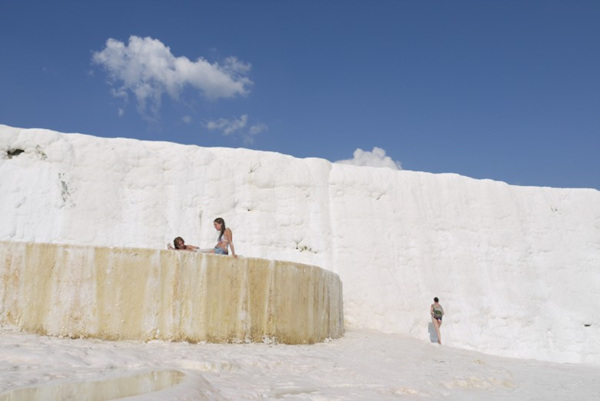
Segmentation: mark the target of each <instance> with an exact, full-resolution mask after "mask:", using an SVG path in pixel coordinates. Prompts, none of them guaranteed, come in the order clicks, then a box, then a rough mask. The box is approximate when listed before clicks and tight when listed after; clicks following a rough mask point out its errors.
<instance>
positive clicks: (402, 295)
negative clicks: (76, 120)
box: [0, 126, 600, 364]
mask: <svg viewBox="0 0 600 401" xmlns="http://www.w3.org/2000/svg"><path fill="white" fill-rule="evenodd" d="M219 216H220V217H223V218H224V219H225V221H226V223H227V226H228V227H231V228H232V230H233V234H234V243H235V246H236V250H237V251H238V253H240V254H242V255H244V256H245V257H249V258H250V257H251V258H264V259H269V260H282V261H291V262H294V263H303V264H308V265H314V266H319V267H321V268H323V269H326V270H329V271H332V272H334V273H336V274H338V275H339V277H340V279H341V281H342V282H343V286H344V294H343V297H344V319H345V325H346V327H348V328H354V327H356V328H366V329H374V330H379V331H383V332H395V333H405V334H408V335H411V336H413V337H416V338H420V339H423V340H424V341H429V328H428V324H429V323H430V317H429V305H430V304H431V302H432V298H433V297H434V296H438V297H439V298H440V300H441V303H442V305H443V306H444V308H445V309H446V312H447V314H446V316H445V317H444V325H443V328H442V336H443V340H444V344H445V345H448V346H454V347H459V348H464V349H472V350H479V351H482V352H486V353H491V354H496V355H502V356H510V357H518V358H535V359H540V360H547V361H557V362H577V363H593V364H600V309H599V308H598V307H597V305H598V302H597V295H598V294H600V191H597V190H594V189H560V188H542V187H520V186H513V185H508V184H506V183H503V182H497V181H491V180H475V179H471V178H468V177H463V176H459V175H456V174H429V173H423V172H414V171H406V170H402V171H394V170H391V169H387V168H371V167H356V166H350V165H341V164H335V163H330V162H328V161H326V160H322V159H314V158H309V159H297V158H294V157H291V156H286V155H282V154H277V153H272V152H258V151H252V150H248V149H227V148H202V147H199V146H192V145H179V144H174V143H167V142H149V141H139V140H134V139H123V138H113V139H108V138H99V137H93V136H88V135H81V134H62V133H58V132H54V131H49V130H42V129H19V128H13V127H8V126H0V217H1V224H0V241H8V242H25V243H53V244H68V245H80V246H92V247H119V248H150V249H157V250H158V249H164V248H165V245H166V243H167V242H168V241H172V239H173V238H174V237H175V236H178V235H180V236H182V237H184V238H185V240H186V242H187V243H189V244H194V245H198V246H201V247H202V248H209V247H211V246H214V244H215V242H216V237H217V233H216V232H215V231H214V228H213V227H212V221H213V219H214V218H215V217H219Z"/></svg>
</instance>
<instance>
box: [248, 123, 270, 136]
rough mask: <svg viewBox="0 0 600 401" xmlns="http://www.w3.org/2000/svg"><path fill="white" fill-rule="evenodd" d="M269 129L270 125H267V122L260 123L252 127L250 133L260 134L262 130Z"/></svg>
mask: <svg viewBox="0 0 600 401" xmlns="http://www.w3.org/2000/svg"><path fill="white" fill-rule="evenodd" d="M268 129H269V127H267V124H263V123H258V124H254V125H253V126H251V127H250V130H249V133H250V135H258V134H260V133H261V132H264V131H267V130H268Z"/></svg>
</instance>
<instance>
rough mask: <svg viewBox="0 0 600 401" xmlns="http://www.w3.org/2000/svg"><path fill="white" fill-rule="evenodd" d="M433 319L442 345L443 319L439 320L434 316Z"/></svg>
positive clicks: (439, 342)
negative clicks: (441, 328) (441, 330)
mask: <svg viewBox="0 0 600 401" xmlns="http://www.w3.org/2000/svg"><path fill="white" fill-rule="evenodd" d="M431 320H432V321H433V327H435V333H436V334H437V338H438V344H440V345H441V344H442V335H441V334H440V326H441V325H442V321H441V320H437V319H436V318H434V317H432V318H431Z"/></svg>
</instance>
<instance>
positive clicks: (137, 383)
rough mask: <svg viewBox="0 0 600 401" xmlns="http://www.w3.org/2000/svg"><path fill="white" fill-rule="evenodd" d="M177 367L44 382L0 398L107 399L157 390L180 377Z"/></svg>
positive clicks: (25, 400)
mask: <svg viewBox="0 0 600 401" xmlns="http://www.w3.org/2000/svg"><path fill="white" fill-rule="evenodd" d="M184 376H185V375H184V374H183V373H182V372H179V371H176V370H161V371H151V372H145V373H142V374H138V375H135V376H128V377H119V378H115V379H107V380H98V381H92V382H75V383H61V384H54V385H53V384H45V385H42V386H36V387H27V388H22V389H16V390H12V391H9V392H7V393H2V394H0V401H17V400H18V401H47V400H61V401H62V400H65V401H66V400H74V401H75V400H76V401H106V400H114V399H117V398H123V397H131V396H134V395H140V394H145V393H150V392H153V391H159V390H162V389H164V388H167V387H170V386H174V385H176V384H179V383H181V382H182V381H183V378H184Z"/></svg>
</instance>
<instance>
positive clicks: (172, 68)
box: [92, 36, 252, 113]
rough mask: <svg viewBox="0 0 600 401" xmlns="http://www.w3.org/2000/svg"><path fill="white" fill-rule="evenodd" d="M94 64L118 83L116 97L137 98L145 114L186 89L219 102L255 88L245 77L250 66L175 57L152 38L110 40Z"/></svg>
mask: <svg viewBox="0 0 600 401" xmlns="http://www.w3.org/2000/svg"><path fill="white" fill-rule="evenodd" d="M92 61H93V62H94V63H96V64H99V65H101V66H103V67H104V68H105V69H106V70H107V71H108V74H109V76H110V78H111V79H112V80H113V81H114V82H115V84H116V86H117V88H116V89H115V90H114V91H113V94H114V95H115V96H123V95H124V94H125V95H126V94H128V93H132V94H134V95H135V97H136V99H137V101H138V108H139V110H140V112H142V113H145V112H146V110H147V109H148V108H150V109H151V111H153V112H157V111H158V109H159V108H160V102H161V98H162V96H163V94H165V93H166V94H167V95H169V96H170V97H171V98H173V99H178V98H179V95H180V94H181V92H182V91H183V90H184V89H185V88H186V87H191V88H193V89H197V90H198V91H199V92H200V93H201V94H203V95H204V96H205V97H206V98H209V99H211V100H216V99H219V98H232V97H236V96H244V95H246V94H248V93H249V87H250V86H251V85H252V81H251V80H250V79H249V78H247V76H246V74H247V73H248V71H249V70H250V68H251V66H250V64H247V63H243V62H241V61H239V60H238V59H236V58H235V57H229V58H227V59H226V60H225V61H224V63H223V65H220V64H218V63H212V64H211V63H209V62H208V61H206V60H205V59H203V58H198V59H197V60H196V61H191V60H190V59H188V58H187V57H183V56H180V57H175V56H174V55H173V54H172V53H171V50H170V49H169V47H167V46H165V45H164V44H163V43H162V42H161V41H160V40H157V39H152V38H150V37H145V38H141V37H138V36H131V37H130V38H129V43H128V44H125V43H123V42H120V41H118V40H116V39H108V40H107V41H106V47H105V48H104V49H103V50H102V51H99V52H94V53H93V55H92Z"/></svg>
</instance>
